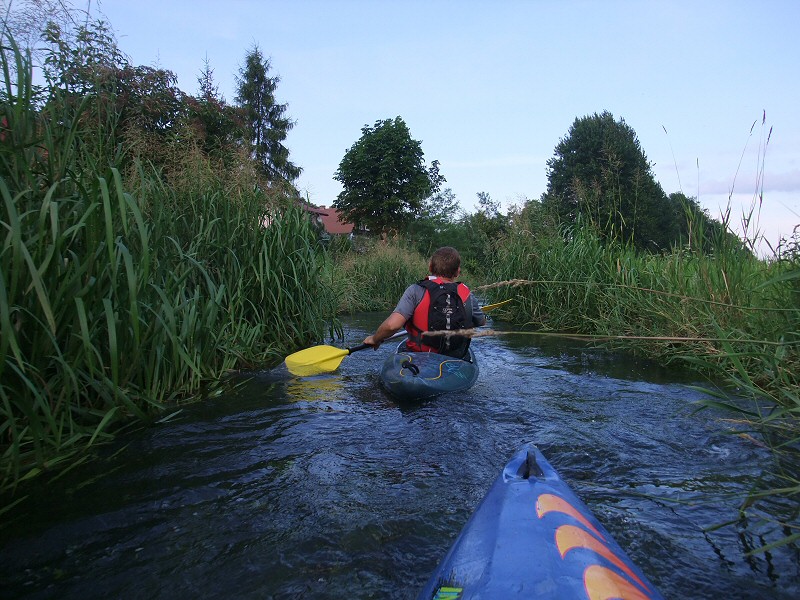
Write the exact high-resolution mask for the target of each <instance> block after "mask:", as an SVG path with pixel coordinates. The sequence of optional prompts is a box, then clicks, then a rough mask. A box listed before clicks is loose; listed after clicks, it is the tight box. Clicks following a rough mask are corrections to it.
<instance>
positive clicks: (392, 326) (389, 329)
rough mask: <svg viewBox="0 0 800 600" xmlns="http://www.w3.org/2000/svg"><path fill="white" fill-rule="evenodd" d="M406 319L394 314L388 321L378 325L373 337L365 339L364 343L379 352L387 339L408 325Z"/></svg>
mask: <svg viewBox="0 0 800 600" xmlns="http://www.w3.org/2000/svg"><path fill="white" fill-rule="evenodd" d="M406 320H407V319H406V318H405V317H404V316H403V315H401V314H400V313H398V312H393V313H392V314H390V315H389V316H388V317H386V320H385V321H384V322H383V323H381V324H380V325H378V329H377V330H376V331H375V333H373V334H372V335H368V336H367V337H366V338H364V343H365V344H366V345H367V346H372V347H373V348H374V349H375V350H377V349H378V348H379V347H380V345H381V344H382V343H383V342H384V341H385V340H386V338H389V337H391V336H392V335H394V334H395V333H396V332H398V331H400V330H401V329H402V328H403V326H404V325H405V324H406Z"/></svg>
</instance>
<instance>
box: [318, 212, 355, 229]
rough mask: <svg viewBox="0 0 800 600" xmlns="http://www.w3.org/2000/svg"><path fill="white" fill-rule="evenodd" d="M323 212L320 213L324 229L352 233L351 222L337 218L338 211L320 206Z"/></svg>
mask: <svg viewBox="0 0 800 600" xmlns="http://www.w3.org/2000/svg"><path fill="white" fill-rule="evenodd" d="M322 210H324V211H325V212H324V213H322V225H323V227H325V231H327V232H328V233H330V234H331V235H333V234H342V233H352V232H353V224H352V223H346V222H342V221H341V220H340V218H339V211H338V210H336V209H335V208H325V207H324V206H323V207H322Z"/></svg>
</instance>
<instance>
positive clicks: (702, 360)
mask: <svg viewBox="0 0 800 600" xmlns="http://www.w3.org/2000/svg"><path fill="white" fill-rule="evenodd" d="M544 217H545V215H543V214H542V209H541V207H540V206H539V205H537V204H530V205H529V206H528V207H526V208H525V210H523V211H522V212H521V213H520V214H519V215H517V217H516V218H515V219H514V228H513V229H512V231H511V233H510V234H509V235H508V236H507V237H506V238H505V240H504V241H503V243H502V244H501V245H500V248H499V252H498V255H497V260H496V262H495V264H494V268H493V272H492V274H493V278H494V279H495V281H496V282H501V283H502V282H506V283H505V284H502V285H499V286H498V285H496V284H493V285H489V286H486V290H485V293H486V294H488V295H489V296H490V297H496V298H505V297H508V296H510V295H514V296H515V297H516V301H515V302H513V303H511V304H509V305H508V306H507V307H504V308H505V310H506V313H507V314H509V315H510V318H511V319H512V320H513V321H515V322H517V323H519V324H524V325H526V326H528V327H530V328H533V329H536V330H539V331H550V332H560V333H565V334H576V333H577V334H581V335H584V336H586V337H587V339H594V340H599V341H604V342H608V340H613V343H615V344H617V345H623V344H624V347H626V348H633V349H636V350H637V351H639V352H641V353H644V354H646V355H648V356H651V357H655V358H658V359H660V360H662V361H683V363H684V364H687V365H689V366H690V367H691V368H693V369H696V370H698V371H700V372H703V373H705V374H707V375H709V377H710V380H711V381H714V382H716V386H718V387H715V386H713V385H710V386H709V387H708V388H707V389H706V391H707V392H709V398H708V399H707V400H706V401H704V402H703V405H707V406H711V405H713V406H715V407H717V408H725V409H727V410H729V411H730V412H731V414H733V415H734V416H735V418H734V420H735V423H736V427H737V429H738V432H739V433H741V432H742V430H744V431H745V432H750V433H752V434H754V435H757V436H758V437H759V438H760V439H761V440H762V441H763V442H764V443H766V444H768V445H769V446H770V447H771V448H772V449H773V451H774V456H775V462H774V464H772V465H765V466H764V467H765V469H764V476H763V477H762V478H761V479H760V480H759V481H757V482H754V484H753V491H752V493H751V495H750V496H749V497H748V498H746V499H744V500H743V503H742V514H743V516H745V515H746V517H747V519H749V520H750V521H751V522H752V521H754V520H755V519H758V520H760V522H769V523H771V524H772V525H774V526H776V527H779V528H781V530H782V531H783V536H784V537H783V539H782V540H781V541H780V542H778V543H779V544H781V543H783V544H785V543H791V542H792V541H794V540H797V539H800V526H798V525H797V518H798V513H799V512H800V478H798V476H797V465H798V462H800V461H798V455H797V452H796V449H797V447H798V442H800V420H798V416H799V415H800V394H799V392H800V302H799V301H800V253H798V251H797V250H798V248H797V246H796V245H795V246H793V247H792V246H790V247H789V248H788V249H787V250H786V251H785V252H784V253H783V254H779V255H776V257H774V258H773V259H771V260H762V259H759V258H757V257H756V256H755V255H754V254H752V253H751V252H749V251H748V250H746V249H745V245H744V244H742V243H740V242H738V241H737V238H735V237H734V236H732V235H729V234H727V232H726V229H725V228H724V227H723V228H720V229H719V230H717V231H716V232H713V233H709V232H704V231H703V230H702V229H703V228H702V224H699V223H694V224H693V228H692V229H693V235H694V236H696V237H695V239H694V240H693V243H692V244H691V245H690V246H687V247H684V248H675V249H673V250H672V251H671V252H668V253H664V254H643V253H639V252H636V251H634V250H633V249H632V248H630V247H628V246H620V245H615V244H610V243H601V242H600V239H599V237H598V236H597V235H596V234H595V233H594V232H593V230H592V229H591V227H588V226H585V225H583V224H581V223H578V224H577V226H576V227H574V228H573V229H571V230H570V231H567V232H556V231H553V230H552V229H551V228H548V227H546V226H543V225H542V223H543V222H545V219H544ZM723 225H725V224H723ZM704 238H705V239H704ZM702 248H710V249H711V252H706V251H703V250H698V249H702ZM747 400H749V401H750V402H749V403H748V402H747ZM768 549H769V548H767V547H765V548H760V549H757V550H756V551H765V550H768Z"/></svg>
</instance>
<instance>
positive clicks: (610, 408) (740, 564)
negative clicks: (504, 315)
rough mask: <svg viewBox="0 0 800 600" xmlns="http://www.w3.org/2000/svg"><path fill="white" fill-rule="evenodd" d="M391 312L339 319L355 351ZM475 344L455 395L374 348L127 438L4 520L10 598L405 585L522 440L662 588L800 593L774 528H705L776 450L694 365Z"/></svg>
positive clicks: (343, 594)
mask: <svg viewBox="0 0 800 600" xmlns="http://www.w3.org/2000/svg"><path fill="white" fill-rule="evenodd" d="M382 316H383V315H378V314H364V315H357V316H355V317H353V318H351V319H349V320H348V321H347V323H346V330H345V331H346V337H347V341H348V342H350V345H353V343H356V342H360V340H361V339H363V337H364V335H365V334H366V333H367V332H371V331H372V329H373V328H374V327H375V326H376V325H377V324H378V322H379V321H380V319H381V318H382ZM495 326H496V327H497V328H502V324H495ZM473 347H474V348H475V349H476V352H477V353H478V356H479V361H480V365H481V376H480V378H479V380H478V383H477V384H476V385H475V387H474V388H472V389H471V390H470V391H469V392H468V393H466V394H464V395H444V396H441V397H439V398H437V399H435V400H430V401H426V402H423V403H417V404H413V405H403V404H398V403H397V402H396V401H394V400H392V399H391V398H389V397H388V396H387V394H386V393H385V392H384V391H383V390H382V389H380V386H379V383H378V371H379V367H380V364H381V361H382V359H383V358H384V357H385V356H387V355H388V353H389V352H390V351H391V349H390V348H389V347H388V346H384V347H383V348H381V349H380V350H379V351H378V352H377V353H375V352H373V351H371V350H367V351H363V352H358V353H354V354H353V355H351V356H349V357H347V358H345V360H344V361H343V363H342V365H341V367H340V369H339V370H338V371H337V372H336V373H334V374H331V375H325V376H319V377H314V378H306V379H297V378H293V377H290V376H289V375H288V374H287V373H286V372H285V369H275V370H272V371H268V372H259V373H254V374H252V377H251V378H250V379H249V381H248V382H247V383H245V384H243V385H242V386H241V387H240V388H239V389H238V390H237V391H236V392H235V393H231V394H229V395H226V396H223V397H218V398H214V399H210V400H207V401H205V402H202V403H200V404H195V405H192V406H190V407H187V408H185V409H184V410H183V411H182V412H181V413H180V414H179V415H178V416H176V417H175V418H174V419H172V420H171V421H169V422H166V423H162V424H158V425H154V426H152V427H149V428H147V429H144V430H139V431H134V432H131V433H129V434H126V435H124V436H121V438H120V439H119V440H118V441H117V442H116V443H115V444H114V445H113V446H111V447H106V448H104V449H103V452H104V454H105V455H107V456H105V457H104V458H102V459H100V460H96V461H93V462H91V463H89V464H87V465H84V466H82V467H80V468H76V469H74V470H72V471H71V472H69V473H68V474H66V475H64V476H63V477H61V478H59V479H58V480H56V481H53V482H51V483H49V485H48V486H47V488H46V489H38V490H36V489H35V490H33V494H34V495H35V499H31V500H29V501H27V502H25V503H24V504H23V505H21V506H20V507H18V508H16V509H15V510H13V511H12V512H11V513H10V514H8V515H5V516H4V517H3V519H4V525H3V527H2V529H0V596H2V597H3V598H59V599H62V598H81V599H85V598H193V599H199V598H231V597H235V598H276V599H294V598H331V599H332V598H337V599H338V598H347V599H356V598H382V599H385V598H398V599H401V598H403V599H405V598H414V597H415V596H416V593H417V592H418V591H419V589H420V588H421V587H422V586H423V585H424V583H425V581H426V580H427V578H428V576H429V574H430V573H431V572H432V571H433V569H434V568H435V567H436V565H437V563H438V561H439V559H441V558H442V557H443V556H444V554H445V553H446V551H447V549H448V547H449V546H450V544H451V542H452V541H453V540H454V538H455V537H456V535H457V534H458V533H459V531H460V529H461V527H462V526H463V525H464V523H465V522H466V521H467V519H468V518H469V516H470V514H471V512H472V510H473V509H474V508H475V507H476V506H477V504H478V503H479V502H480V501H481V499H482V498H483V496H484V494H485V493H486V491H487V490H488V489H489V487H490V485H491V483H492V482H493V480H494V479H495V478H496V477H497V475H498V474H499V473H500V471H501V470H502V468H503V466H504V465H505V463H506V462H507V460H508V459H509V458H510V456H511V455H512V454H513V453H514V452H515V451H516V450H517V449H518V448H519V447H520V446H521V445H522V444H523V443H527V442H533V443H535V444H536V445H537V446H538V447H539V448H540V449H541V450H542V451H543V453H544V454H545V456H547V458H548V460H549V461H550V462H551V463H552V464H553V466H554V467H555V468H556V469H557V470H558V471H559V472H560V474H561V475H562V477H563V478H564V479H565V480H566V481H567V482H568V484H569V485H570V486H571V487H572V489H573V491H575V492H576V493H577V494H578V496H580V497H581V498H582V499H583V501H584V502H585V503H586V504H587V505H588V506H589V508H590V509H591V510H592V511H593V512H594V514H595V515H596V516H597V517H598V519H599V520H600V521H601V522H602V523H603V524H604V526H605V527H606V529H608V530H609V531H610V532H611V534H612V535H613V536H614V537H615V538H616V540H617V541H618V542H619V543H620V544H621V545H622V546H623V547H624V548H625V549H626V550H627V552H628V554H629V555H630V556H631V558H632V559H633V561H634V562H635V563H636V564H638V565H639V566H640V567H641V568H642V569H643V570H644V572H645V573H646V574H647V575H648V577H649V578H650V580H651V581H652V582H653V583H654V584H655V585H656V587H658V588H659V590H660V591H661V592H662V594H663V595H664V596H665V597H667V598H726V599H732V598H747V599H750V598H754V599H758V598H765V599H766V598H770V599H780V598H797V597H799V596H800V575H799V574H798V565H799V564H800V560H798V550H797V548H796V547H794V546H790V547H786V548H783V549H776V550H775V551H773V552H771V553H768V554H766V555H764V554H759V555H755V556H751V557H749V556H746V553H747V551H748V550H750V549H752V548H754V547H758V546H761V545H762V544H764V543H767V542H769V541H772V540H771V539H770V538H769V537H765V535H763V532H762V531H761V530H760V529H759V528H758V526H757V525H755V524H752V525H750V526H747V527H746V526H743V525H735V526H730V527H725V528H722V529H718V530H715V531H706V529H707V528H709V527H711V526H713V525H716V524H719V523H723V522H726V521H729V520H731V519H734V518H735V517H736V515H737V507H738V505H739V503H740V500H741V494H742V493H743V491H744V490H746V489H747V486H748V485H749V480H750V478H751V476H753V475H754V474H758V473H759V472H760V471H761V469H762V468H764V467H765V466H768V465H769V464H770V455H769V454H768V453H767V452H766V451H765V450H764V449H763V448H762V447H760V446H759V445H758V444H756V443H754V442H753V441H751V440H750V439H747V438H746V437H743V436H737V435H731V434H729V433H726V432H725V429H726V428H727V427H728V424H726V423H724V422H722V421H720V415H718V414H715V413H714V412H712V411H707V410H706V411H702V412H699V413H696V414H694V411H695V410H696V408H697V406H696V404H695V402H696V401H697V400H698V399H700V398H701V397H702V393H701V392H699V391H696V390H694V389H692V388H691V387H689V386H690V384H692V383H694V381H693V380H692V379H691V376H688V375H687V374H686V373H684V372H681V371H679V370H677V369H664V368H659V367H657V366H654V365H653V364H651V363H648V362H646V361H640V360H637V359H633V358H631V357H629V356H625V355H620V354H611V353H608V352H605V351H602V350H596V349H589V348H586V347H585V346H583V345H581V344H580V343H578V342H570V341H563V340H562V341H548V342H542V341H541V340H538V339H536V338H533V337H530V336H524V335H497V336H492V337H484V338H480V339H476V340H475V341H474V342H473ZM43 482H44V480H42V482H41V483H39V484H37V486H38V485H42V483H43Z"/></svg>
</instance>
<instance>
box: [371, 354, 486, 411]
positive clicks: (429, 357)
mask: <svg viewBox="0 0 800 600" xmlns="http://www.w3.org/2000/svg"><path fill="white" fill-rule="evenodd" d="M478 374H479V368H478V362H477V359H476V357H475V353H474V352H473V351H472V349H471V348H470V349H469V352H468V355H467V359H466V360H462V359H458V358H453V357H451V356H445V355H443V354H437V353H435V352H409V351H408V350H407V349H406V345H405V342H403V343H401V344H400V345H399V346H398V347H397V350H396V352H395V353H394V354H392V355H391V356H390V357H389V358H387V359H386V361H385V362H384V363H383V367H382V368H381V375H380V377H381V383H383V386H384V387H385V388H386V389H387V390H388V392H389V393H390V394H391V395H392V396H394V397H396V398H398V399H401V400H422V399H424V398H432V397H434V396H438V395H439V394H443V393H445V392H458V391H464V390H467V389H469V388H471V387H472V386H473V385H474V384H475V382H476V381H477V379H478Z"/></svg>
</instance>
